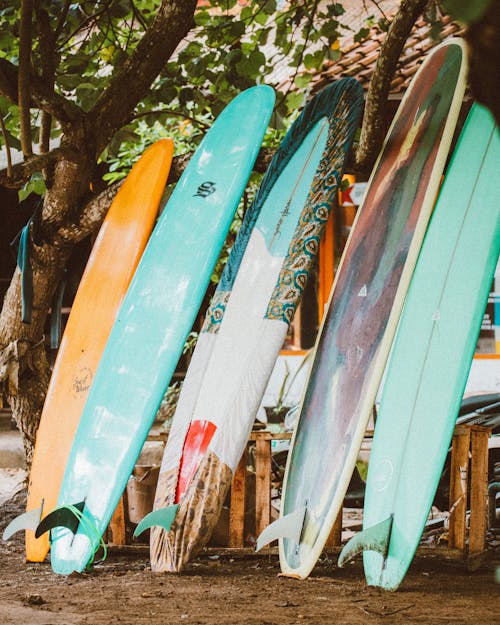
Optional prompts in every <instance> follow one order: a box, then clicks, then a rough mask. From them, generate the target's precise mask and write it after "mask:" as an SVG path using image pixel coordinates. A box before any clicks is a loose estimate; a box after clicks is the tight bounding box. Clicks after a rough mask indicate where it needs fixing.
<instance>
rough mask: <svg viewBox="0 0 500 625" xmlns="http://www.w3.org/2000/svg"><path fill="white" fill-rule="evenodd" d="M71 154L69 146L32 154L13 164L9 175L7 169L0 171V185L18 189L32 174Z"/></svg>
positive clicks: (69, 156)
mask: <svg viewBox="0 0 500 625" xmlns="http://www.w3.org/2000/svg"><path fill="white" fill-rule="evenodd" d="M71 156H72V151H71V150H70V149H69V148H55V149H54V150H51V151H50V152H46V153H44V154H37V155H34V156H32V157H31V158H29V159H28V160H26V161H23V162H22V163H18V164H17V165H13V166H12V168H11V174H10V175H9V171H8V169H3V170H2V171H0V186H3V187H7V188H8V189H20V188H21V187H22V186H23V185H24V184H25V183H26V182H27V181H28V180H29V179H30V176H31V175H32V174H34V173H36V172H38V171H42V169H44V168H45V167H48V166H50V165H53V164H54V163H56V162H57V161H59V160H61V159H63V158H71Z"/></svg>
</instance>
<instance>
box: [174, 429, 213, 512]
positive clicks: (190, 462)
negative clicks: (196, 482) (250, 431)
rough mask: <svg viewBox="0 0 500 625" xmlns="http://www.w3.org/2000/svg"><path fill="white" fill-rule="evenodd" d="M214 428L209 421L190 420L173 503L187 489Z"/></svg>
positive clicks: (178, 499) (177, 500)
mask: <svg viewBox="0 0 500 625" xmlns="http://www.w3.org/2000/svg"><path fill="white" fill-rule="evenodd" d="M216 429H217V426H216V425H215V424H214V423H212V422H211V421H192V422H191V425H190V426H189V430H188V433H187V435H186V439H185V441H184V447H183V450H182V458H181V467H180V470H179V479H178V481H177V490H176V492H175V503H179V501H180V499H181V497H182V496H183V495H184V494H185V492H186V491H187V489H188V487H189V484H190V483H191V480H192V479H193V477H194V474H195V473H196V470H197V469H198V466H199V464H200V461H201V459H202V457H203V456H204V455H205V452H206V451H207V448H208V445H209V444H210V441H211V440H212V437H213V435H214V433H215V430H216Z"/></svg>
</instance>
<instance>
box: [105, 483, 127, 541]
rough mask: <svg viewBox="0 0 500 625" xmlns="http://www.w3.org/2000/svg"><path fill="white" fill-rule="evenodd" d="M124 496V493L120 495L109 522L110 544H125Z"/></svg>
mask: <svg viewBox="0 0 500 625" xmlns="http://www.w3.org/2000/svg"><path fill="white" fill-rule="evenodd" d="M125 497H126V494H125V493H124V494H123V495H122V496H121V497H120V501H119V502H118V505H117V506H116V509H115V511H114V513H113V516H112V517H111V521H110V522H109V530H110V533H111V537H110V544H112V545H126V544H127V536H126V532H125Z"/></svg>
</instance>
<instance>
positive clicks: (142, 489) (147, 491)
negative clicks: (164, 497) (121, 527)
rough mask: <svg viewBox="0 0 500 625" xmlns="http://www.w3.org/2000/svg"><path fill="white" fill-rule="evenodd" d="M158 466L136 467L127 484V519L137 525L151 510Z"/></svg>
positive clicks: (158, 471) (158, 472) (158, 470)
mask: <svg viewBox="0 0 500 625" xmlns="http://www.w3.org/2000/svg"><path fill="white" fill-rule="evenodd" d="M159 474H160V465H156V466H152V467H151V466H144V465H136V466H135V467H134V470H133V471H132V475H131V476H130V478H129V480H128V482H127V502H128V518H129V521H130V522H131V523H139V522H140V521H142V519H143V518H144V517H145V516H146V514H149V513H150V512H151V511H152V509H153V503H154V499H155V492H156V483H157V482H158V476H159Z"/></svg>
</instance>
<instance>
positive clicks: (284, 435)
mask: <svg viewBox="0 0 500 625" xmlns="http://www.w3.org/2000/svg"><path fill="white" fill-rule="evenodd" d="M291 438H292V432H269V431H268V430H261V431H258V430H256V431H254V432H250V437H249V439H248V440H250V441H257V440H265V441H277V440H279V441H286V440H290V439H291Z"/></svg>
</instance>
